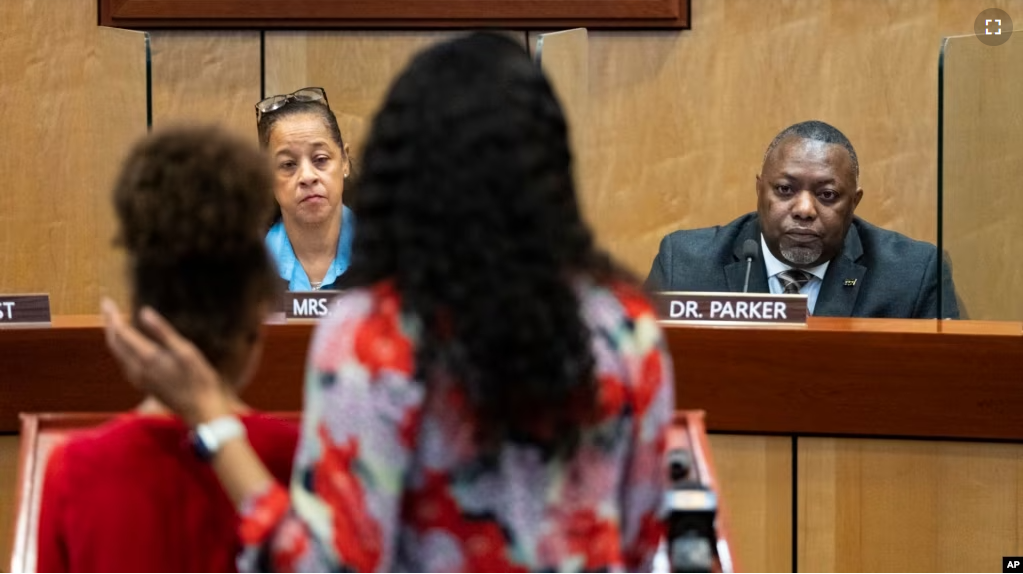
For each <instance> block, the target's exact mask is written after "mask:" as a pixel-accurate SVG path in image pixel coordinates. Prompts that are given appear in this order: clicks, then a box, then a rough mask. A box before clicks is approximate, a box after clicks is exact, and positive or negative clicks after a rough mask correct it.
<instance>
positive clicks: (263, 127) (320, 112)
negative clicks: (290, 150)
mask: <svg viewBox="0 0 1023 574" xmlns="http://www.w3.org/2000/svg"><path fill="white" fill-rule="evenodd" d="M306 114H308V115H313V116H316V117H318V118H320V120H322V121H323V125H324V126H326V128H327V131H328V132H329V133H330V139H331V140H333V141H334V143H335V144H337V147H338V149H340V150H341V155H342V157H344V158H345V159H346V160H348V170H349V173H350V175H349V178H350V181H354V180H355V175H356V174H355V166H354V165H352V158H350V157H348V155H347V154H346V153H345V140H344V138H343V137H342V136H341V128H340V127H339V126H338V124H337V116H335V115H334V112H333V111H331V109H330V108H329V107H327V106H326V105H324V104H323V103H321V102H296V101H294V100H292V101H289V102H288V103H287V104H285V105H284V106H283V107H281V108H278V109H276V110H274V111H272V112H267V113H265V114H263V116H262V117H261V118H260V119H259V121H257V122H256V132H257V135H258V136H259V146H260V147H261V148H263V149H264V150H266V149H269V147H270V134H272V133H273V129H274V127H275V126H276V125H277V123H278V122H280V121H281V120H283V119H285V118H289V117H293V116H299V115H306ZM353 187H354V186H353V185H352V184H347V185H345V193H344V195H342V196H341V202H342V203H343V204H345V205H347V206H348V207H349V208H350V207H351V206H352V201H351V199H352V197H354V189H353ZM271 197H273V195H271ZM280 220H281V206H280V205H277V200H274V209H273V212H272V214H271V216H270V219H269V221H270V223H271V224H274V223H277V222H278V221H280Z"/></svg>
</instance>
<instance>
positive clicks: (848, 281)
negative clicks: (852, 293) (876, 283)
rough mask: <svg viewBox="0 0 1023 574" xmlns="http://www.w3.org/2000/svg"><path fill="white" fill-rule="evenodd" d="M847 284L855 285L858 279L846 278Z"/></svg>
mask: <svg viewBox="0 0 1023 574" xmlns="http://www.w3.org/2000/svg"><path fill="white" fill-rule="evenodd" d="M845 286H846V287H855V286H856V280H855V279H846V280H845Z"/></svg>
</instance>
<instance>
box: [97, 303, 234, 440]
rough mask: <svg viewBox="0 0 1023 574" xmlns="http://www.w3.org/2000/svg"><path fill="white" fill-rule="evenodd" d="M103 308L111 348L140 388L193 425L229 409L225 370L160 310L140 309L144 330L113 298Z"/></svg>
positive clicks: (122, 367) (130, 378)
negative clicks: (222, 372)
mask: <svg viewBox="0 0 1023 574" xmlns="http://www.w3.org/2000/svg"><path fill="white" fill-rule="evenodd" d="M100 307H101V309H102V312H103V321H104V330H105V332H106V340H107V347H109V349H110V352H111V353H112V354H113V355H114V358H115V359H117V362H118V363H119V364H120V365H121V370H122V371H123V372H124V375H125V377H126V378H127V379H128V380H129V381H131V383H132V384H133V385H135V387H137V388H138V389H139V390H141V391H142V392H144V393H146V394H150V395H153V396H154V397H156V399H157V400H159V401H160V402H161V403H163V404H164V405H165V406H166V407H168V408H170V409H171V410H173V411H174V412H176V413H177V414H178V416H180V417H181V418H182V419H183V420H184V421H185V423H186V424H188V425H191V426H194V425H196V424H199V423H203V422H206V421H210V420H212V419H214V418H217V417H219V416H222V415H225V414H229V412H230V408H229V404H230V402H229V398H228V396H227V394H226V393H225V385H224V383H223V382H222V381H221V378H220V375H219V374H218V373H217V371H216V370H215V369H214V368H213V367H212V366H211V365H210V364H209V362H208V361H207V360H206V357H204V356H203V354H202V353H201V352H199V350H198V349H197V348H196V347H195V345H193V344H192V343H191V342H190V341H189V340H187V339H185V338H184V337H182V336H181V335H180V334H179V333H178V332H177V330H175V329H174V327H173V326H171V324H170V323H168V322H167V320H166V319H164V318H163V317H162V316H161V315H160V314H159V313H157V312H156V311H155V310H153V309H151V308H149V307H145V308H143V309H142V310H141V311H140V312H139V323H140V328H141V329H142V331H144V333H143V332H142V331H140V330H139V329H136V328H135V327H134V326H133V325H131V323H129V322H127V321H125V320H124V319H123V318H122V316H121V313H120V311H119V310H118V308H117V305H116V304H115V303H114V302H113V301H111V300H110V299H103V301H102V302H101V305H100Z"/></svg>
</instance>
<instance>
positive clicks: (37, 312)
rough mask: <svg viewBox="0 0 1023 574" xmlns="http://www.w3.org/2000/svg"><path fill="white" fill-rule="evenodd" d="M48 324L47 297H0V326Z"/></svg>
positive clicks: (48, 304) (48, 303)
mask: <svg viewBox="0 0 1023 574" xmlns="http://www.w3.org/2000/svg"><path fill="white" fill-rule="evenodd" d="M40 323H41V324H49V323H50V296H49V295H0V326H3V325H33V324H40Z"/></svg>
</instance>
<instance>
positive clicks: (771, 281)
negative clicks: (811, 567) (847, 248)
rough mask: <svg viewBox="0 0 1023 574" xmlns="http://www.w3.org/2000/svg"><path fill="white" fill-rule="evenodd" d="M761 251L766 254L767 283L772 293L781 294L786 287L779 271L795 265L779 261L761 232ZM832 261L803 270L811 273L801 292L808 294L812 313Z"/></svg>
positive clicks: (807, 302) (807, 298)
mask: <svg viewBox="0 0 1023 574" xmlns="http://www.w3.org/2000/svg"><path fill="white" fill-rule="evenodd" d="M760 251H761V253H763V254H764V266H765V267H767V285H768V286H769V287H770V289H771V293H774V294H775V295H780V294H782V293H784V292H785V288H784V287H782V284H781V279H779V278H778V274H779V273H783V272H785V271H788V270H789V269H792V268H793V267H792V266H791V265H789V264H788V263H785V262H783V261H779V260H778V258H777V257H775V256H774V254H773V253H771V250H770V249H768V248H767V241H764V234H762V233H761V234H760ZM829 263H831V262H830V261H825V262H824V263H821V264H820V265H818V266H816V267H811V268H810V269H803V271H805V272H807V273H809V274H810V280H809V281H807V282H806V285H803V288H802V289H800V290H799V293H800V294H802V295H806V305H807V307H809V309H810V313H811V314H812V313H813V308H814V307H816V306H817V295H819V294H820V292H821V282H822V281H824V274H825V273H826V272H827V271H828V264H829Z"/></svg>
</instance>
